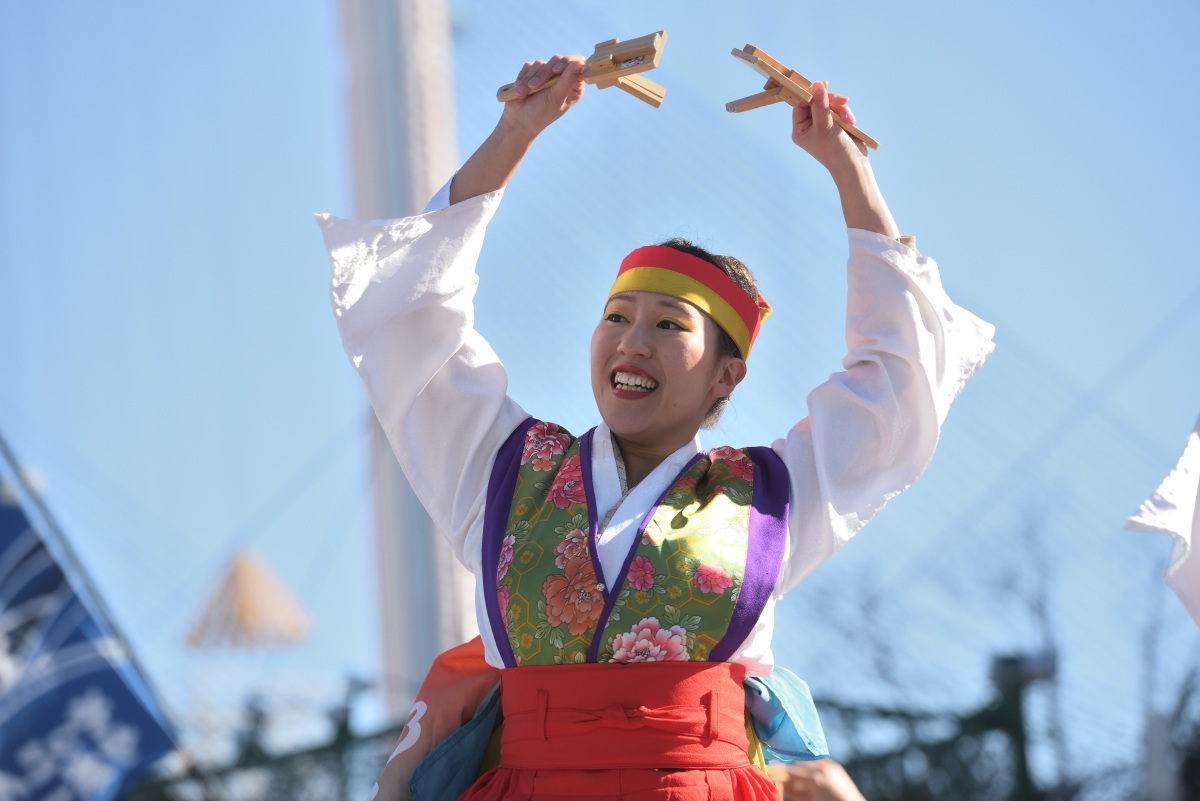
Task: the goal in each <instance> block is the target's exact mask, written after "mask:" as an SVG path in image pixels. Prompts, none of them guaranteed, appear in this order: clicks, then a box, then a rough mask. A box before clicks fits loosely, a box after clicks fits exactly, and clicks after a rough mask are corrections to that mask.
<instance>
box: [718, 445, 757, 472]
mask: <svg viewBox="0 0 1200 801" xmlns="http://www.w3.org/2000/svg"><path fill="white" fill-rule="evenodd" d="M708 458H709V459H712V460H713V461H714V462H716V461H718V460H719V461H722V462H724V463H725V464H726V465H728V466H729V469H730V470H731V471H733V474H734V475H735V476H737V477H738V478H740V479H742V480H743V481H753V480H754V462H753V460H751V459H750V457H749V456H747V455H746V454H744V453H742V452H741V451H739V450H737V449H736V448H730V447H728V446H725V445H722V446H721V447H720V448H713V449H712V450H711V451H709V452H708Z"/></svg>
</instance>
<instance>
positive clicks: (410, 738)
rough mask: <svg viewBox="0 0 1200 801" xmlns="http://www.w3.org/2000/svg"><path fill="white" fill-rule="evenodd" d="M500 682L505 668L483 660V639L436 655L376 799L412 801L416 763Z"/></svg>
mask: <svg viewBox="0 0 1200 801" xmlns="http://www.w3.org/2000/svg"><path fill="white" fill-rule="evenodd" d="M499 680H500V671H499V670H497V669H496V668H494V667H492V666H491V665H489V664H487V662H485V661H484V659H483V641H482V640H481V639H480V638H479V637H476V638H475V639H473V640H471V641H470V642H467V643H463V644H462V645H459V646H456V647H454V648H451V649H450V650H449V651H446V652H445V653H444V654H442V655H440V656H439V657H438V658H437V659H435V660H434V661H433V666H432V667H430V668H429V673H428V674H427V675H426V676H425V681H423V682H421V689H420V690H418V691H417V698H416V700H415V701H414V702H413V711H412V713H411V714H410V715H409V718H408V724H407V725H406V726H405V727H404V730H403V731H402V732H401V733H400V740H399V742H397V744H396V749H395V751H393V753H392V756H391V758H390V759H388V763H387V765H386V766H385V767H384V769H383V772H382V773H381V774H380V775H379V781H378V786H379V792H378V794H377V795H376V796H375V798H376V799H377V801H408V799H409V798H410V796H409V792H408V780H409V779H410V778H411V777H412V774H413V771H414V770H416V769H417V765H418V764H420V762H421V760H422V759H424V758H425V757H426V756H428V754H429V753H430V752H431V751H433V749H434V748H436V747H437V746H438V745H439V744H440V743H441V742H442V741H443V740H445V739H446V738H447V737H449V736H450V735H451V734H453V733H454V732H456V731H457V730H458V729H459V728H460V727H461V726H462V725H463V724H465V723H467V722H468V721H470V720H471V718H472V717H473V716H474V715H475V710H476V709H478V708H479V704H480V702H481V701H483V699H484V698H485V697H486V696H487V694H488V693H489V692H490V691H491V689H492V688H493V687H495V686H496V682H498V681H499Z"/></svg>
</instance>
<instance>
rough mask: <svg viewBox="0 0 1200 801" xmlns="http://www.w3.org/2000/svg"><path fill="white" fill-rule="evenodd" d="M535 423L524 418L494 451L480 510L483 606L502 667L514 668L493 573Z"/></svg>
mask: <svg viewBox="0 0 1200 801" xmlns="http://www.w3.org/2000/svg"><path fill="white" fill-rule="evenodd" d="M537 422H538V421H537V420H535V419H534V418H532V417H529V418H526V420H525V422H523V423H521V424H520V425H519V426H517V427H516V428H515V429H513V432H512V433H511V434H509V435H508V439H506V440H505V441H504V444H503V445H501V446H500V450H498V451H496V461H495V462H493V463H492V475H491V478H489V479H488V489H487V501H486V502H485V505H484V507H483V543H482V549H481V550H482V555H481V557H480V559H481V561H482V566H481V569H482V570H483V576H482V580H483V602H484V606H486V607H487V616H488V622H489V623H490V624H491V626H492V639H493V640H495V641H496V650H497V651H499V652H500V658H501V659H502V660H504V666H505V667H516V666H517V660H516V657H514V656H513V650H512V645H511V644H510V643H509V641H508V626H507V625H506V624H505V621H504V619H503V618H501V617H500V599H499V597H497V594H496V593H497V592H498V590H499V583H498V582H497V581H496V569H497V568H498V567H499V566H500V548H501V546H502V545H503V543H504V532H505V531H506V530H507V529H508V517H509V515H510V514H511V511H512V505H513V494H514V493H515V492H516V489H517V475H518V474H519V473H520V472H521V454H522V453H523V452H524V450H525V438H526V437H527V436H528V435H529V429H530V428H531V427H532V426H533V425H535V424H536V423H537Z"/></svg>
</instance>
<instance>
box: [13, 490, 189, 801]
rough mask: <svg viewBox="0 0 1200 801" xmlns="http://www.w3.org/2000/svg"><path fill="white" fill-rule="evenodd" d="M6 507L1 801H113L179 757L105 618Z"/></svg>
mask: <svg viewBox="0 0 1200 801" xmlns="http://www.w3.org/2000/svg"><path fill="white" fill-rule="evenodd" d="M89 606H90V604H89V603H87V599H86V597H85V596H82V595H81V594H80V592H78V591H77V589H76V588H73V587H72V586H71V582H70V581H69V580H68V577H67V575H66V574H65V573H64V571H63V569H62V567H61V566H60V565H59V563H58V562H57V561H56V560H55V558H54V556H53V555H52V554H51V552H50V551H49V550H47V548H46V543H45V542H43V540H42V538H41V537H40V536H38V533H37V532H36V531H35V530H34V529H33V527H32V526H31V525H30V523H29V519H28V518H27V517H26V515H25V513H24V512H23V511H22V510H21V508H20V507H19V506H14V505H10V504H5V503H4V501H3V500H0V801H109V799H112V798H114V797H116V796H117V794H118V793H120V792H121V791H122V790H123V789H125V788H127V787H128V786H129V785H131V784H132V783H133V782H134V781H135V780H136V778H137V776H138V774H140V773H142V772H144V771H145V770H146V768H148V767H149V766H150V765H152V764H153V763H154V762H156V761H158V760H159V759H161V758H162V757H163V756H165V755H166V754H168V753H170V752H171V751H172V750H174V747H175V745H174V743H173V742H172V737H171V734H170V726H169V724H168V723H167V721H166V719H165V718H164V717H163V715H162V712H161V710H159V708H158V705H157V703H156V702H155V700H154V698H153V696H152V694H151V692H150V689H149V688H148V687H147V685H146V683H145V682H144V681H143V679H142V677H141V676H140V674H139V673H138V671H137V670H136V668H135V667H134V665H133V664H132V663H131V661H130V658H129V654H128V652H127V651H126V649H125V647H124V645H123V644H122V642H121V640H120V638H119V637H118V636H116V634H115V632H114V631H113V630H112V627H111V626H110V625H109V624H108V622H107V620H106V619H105V618H104V616H103V614H102V613H100V612H99V611H98V610H96V611H93V610H91V609H89Z"/></svg>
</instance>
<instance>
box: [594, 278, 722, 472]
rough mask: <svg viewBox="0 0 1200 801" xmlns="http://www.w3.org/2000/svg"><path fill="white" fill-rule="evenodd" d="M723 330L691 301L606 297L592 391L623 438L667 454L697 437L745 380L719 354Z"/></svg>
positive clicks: (661, 297) (596, 335) (597, 332)
mask: <svg viewBox="0 0 1200 801" xmlns="http://www.w3.org/2000/svg"><path fill="white" fill-rule="evenodd" d="M720 351H721V346H720V330H719V329H718V328H717V324H716V323H714V322H713V321H712V319H711V318H710V317H709V316H708V315H706V314H704V313H703V312H701V311H700V310H699V309H697V308H696V307H695V306H693V305H692V304H690V303H688V302H687V301H683V300H679V299H678V298H673V297H671V296H669V295H660V294H658V293H656V292H621V293H618V294H616V295H613V296H612V297H611V298H609V300H608V303H607V304H606V305H605V307H604V317H603V319H601V321H600V323H599V325H597V326H596V330H595V332H594V333H593V334H592V392H593V393H594V394H595V396H596V406H597V407H598V408H599V409H600V416H601V417H602V418H604V422H605V423H606V424H607V425H608V427H609V428H610V429H612V431H613V432H614V433H615V434H616V435H617V436H618V437H619V438H621V439H623V440H625V441H627V442H631V443H636V444H639V445H641V446H643V447H653V448H656V449H662V450H664V451H665V452H667V453H669V452H671V451H674V450H676V449H678V448H680V447H682V446H683V445H684V444H685V443H686V442H688V441H690V440H691V439H692V438H693V437H695V436H696V432H697V431H698V430H699V428H700V424H701V422H703V420H704V416H705V414H706V413H707V412H708V410H709V408H710V407H711V406H712V405H713V402H714V401H716V399H717V398H720V397H724V396H725V395H728V394H729V393H730V392H732V391H733V388H734V386H736V385H737V383H738V382H739V381H740V380H741V378H742V376H743V375H744V374H745V363H744V362H742V360H741V359H737V358H734V357H730V356H725V355H722V354H721V352H720Z"/></svg>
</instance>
